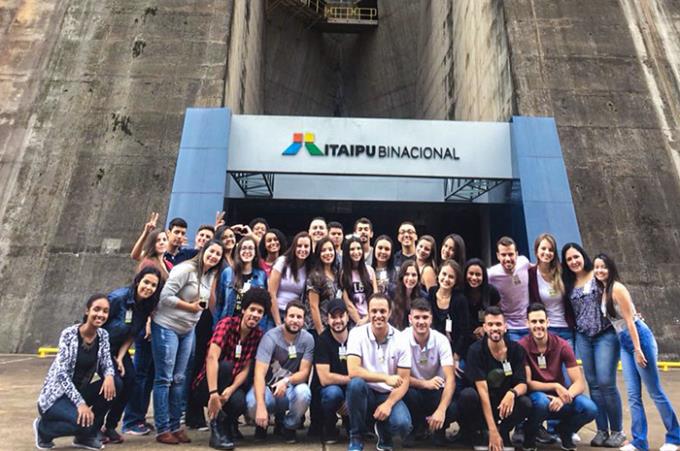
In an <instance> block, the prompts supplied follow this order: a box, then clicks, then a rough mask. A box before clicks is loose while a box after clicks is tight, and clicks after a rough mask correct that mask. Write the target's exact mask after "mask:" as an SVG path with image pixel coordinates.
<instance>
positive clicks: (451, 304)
mask: <svg viewBox="0 0 680 451" xmlns="http://www.w3.org/2000/svg"><path fill="white" fill-rule="evenodd" d="M438 282H439V284H438V285H435V286H434V287H432V288H431V289H430V291H429V292H428V299H429V301H430V304H431V305H432V328H433V329H435V330H437V331H439V332H441V333H442V334H444V335H445V336H446V337H448V339H449V341H450V342H451V350H452V351H453V361H454V365H455V368H456V373H457V374H460V366H459V362H460V360H461V359H464V358H465V356H466V355H467V348H468V347H469V345H470V340H469V339H468V337H469V336H470V334H471V332H470V321H469V318H470V313H469V309H468V301H467V299H465V294H463V290H462V289H461V286H462V285H463V277H462V272H461V269H460V266H458V263H456V262H455V261H454V260H445V261H444V262H443V263H442V265H441V268H440V269H439V277H438Z"/></svg>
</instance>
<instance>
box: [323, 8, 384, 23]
mask: <svg viewBox="0 0 680 451" xmlns="http://www.w3.org/2000/svg"><path fill="white" fill-rule="evenodd" d="M324 16H325V17H326V19H327V20H328V19H338V20H366V21H374V20H378V9H377V8H358V7H354V6H329V5H326V9H325V10H324Z"/></svg>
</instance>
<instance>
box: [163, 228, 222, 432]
mask: <svg viewBox="0 0 680 451" xmlns="http://www.w3.org/2000/svg"><path fill="white" fill-rule="evenodd" d="M222 255H223V246H222V243H221V242H220V241H217V240H213V241H209V242H207V243H206V244H205V246H204V247H203V249H201V251H200V252H199V253H198V255H196V257H194V258H193V259H191V260H188V261H186V262H183V263H180V264H179V265H177V266H175V267H174V268H172V271H170V277H168V281H167V282H166V284H165V286H164V287H163V290H162V291H161V299H160V302H159V303H158V308H157V309H156V312H155V313H154V316H153V320H152V322H151V348H152V350H153V359H154V362H155V363H156V365H155V366H156V368H155V373H156V374H155V378H154V386H153V409H154V422H155V424H156V433H157V435H156V440H157V441H158V442H160V443H165V444H177V443H188V442H189V438H188V436H187V434H186V431H185V430H184V429H180V418H181V416H182V411H183V410H184V408H185V406H186V388H187V386H188V381H187V380H186V376H187V374H189V375H190V374H191V372H190V371H187V367H188V365H189V359H190V357H191V354H192V350H193V348H194V326H195V325H196V323H197V322H198V320H199V318H201V314H202V313H203V311H204V310H206V309H207V307H208V300H209V298H210V294H211V291H212V288H213V282H214V281H215V279H216V277H217V274H218V270H219V267H220V261H221V260H222Z"/></svg>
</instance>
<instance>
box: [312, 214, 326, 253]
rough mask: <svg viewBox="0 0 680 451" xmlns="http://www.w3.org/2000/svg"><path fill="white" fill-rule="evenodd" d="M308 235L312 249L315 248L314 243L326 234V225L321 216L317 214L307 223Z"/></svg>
mask: <svg viewBox="0 0 680 451" xmlns="http://www.w3.org/2000/svg"><path fill="white" fill-rule="evenodd" d="M308 232H309V236H311V237H312V250H314V249H315V248H316V243H318V242H319V240H321V238H324V237H326V236H327V235H328V226H327V225H326V220H325V219H324V218H322V217H321V216H317V217H316V218H314V219H312V222H310V223H309V231H308Z"/></svg>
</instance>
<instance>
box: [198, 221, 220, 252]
mask: <svg viewBox="0 0 680 451" xmlns="http://www.w3.org/2000/svg"><path fill="white" fill-rule="evenodd" d="M213 238H215V227H213V226H211V225H208V224H202V225H201V226H200V227H199V228H198V230H197V231H196V237H195V238H194V249H197V250H201V249H203V245H204V244H205V243H207V242H208V241H210V240H212V239H213Z"/></svg>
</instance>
